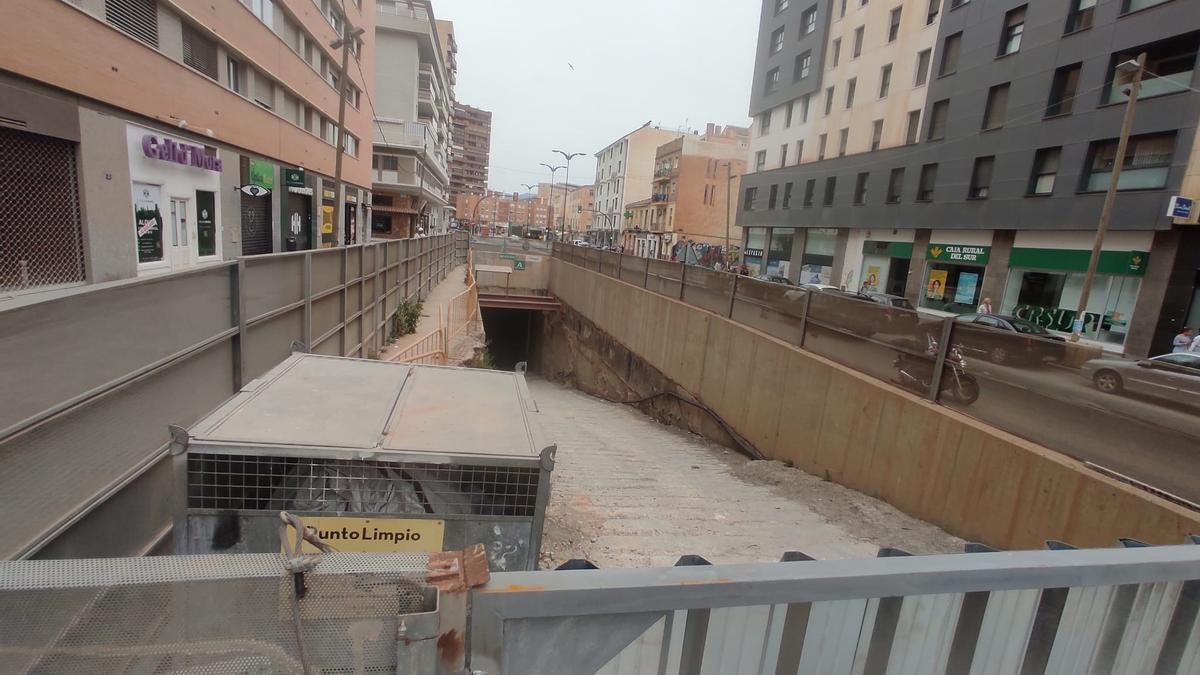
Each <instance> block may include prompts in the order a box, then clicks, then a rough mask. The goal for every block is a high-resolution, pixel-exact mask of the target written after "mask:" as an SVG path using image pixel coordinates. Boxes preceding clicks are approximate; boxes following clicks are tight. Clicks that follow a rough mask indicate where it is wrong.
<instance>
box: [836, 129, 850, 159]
mask: <svg viewBox="0 0 1200 675" xmlns="http://www.w3.org/2000/svg"><path fill="white" fill-rule="evenodd" d="M849 142H850V130H849V129H842V130H841V131H839V132H838V157H845V156H846V145H847V144H848V143H849Z"/></svg>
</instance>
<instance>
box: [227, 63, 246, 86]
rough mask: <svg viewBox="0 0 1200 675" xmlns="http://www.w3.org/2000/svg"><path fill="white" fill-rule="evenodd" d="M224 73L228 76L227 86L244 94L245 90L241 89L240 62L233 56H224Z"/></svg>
mask: <svg viewBox="0 0 1200 675" xmlns="http://www.w3.org/2000/svg"><path fill="white" fill-rule="evenodd" d="M225 74H226V77H228V78H229V81H228V82H229V88H230V89H232V90H233V91H236V92H237V93H239V94H242V95H243V96H244V95H245V94H246V90H245V89H242V64H241V63H239V62H238V60H237V59H235V58H233V57H226V60H225Z"/></svg>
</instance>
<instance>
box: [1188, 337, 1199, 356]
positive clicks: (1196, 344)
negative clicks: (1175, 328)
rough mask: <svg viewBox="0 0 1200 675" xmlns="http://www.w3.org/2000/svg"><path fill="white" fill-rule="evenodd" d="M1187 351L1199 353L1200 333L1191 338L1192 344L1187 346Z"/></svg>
mask: <svg viewBox="0 0 1200 675" xmlns="http://www.w3.org/2000/svg"><path fill="white" fill-rule="evenodd" d="M1188 352H1189V353H1191V354H1200V335H1197V336H1196V337H1194V338H1192V346H1190V347H1188Z"/></svg>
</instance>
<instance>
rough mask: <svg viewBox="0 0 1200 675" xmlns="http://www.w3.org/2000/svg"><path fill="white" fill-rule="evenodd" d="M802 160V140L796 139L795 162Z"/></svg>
mask: <svg viewBox="0 0 1200 675" xmlns="http://www.w3.org/2000/svg"><path fill="white" fill-rule="evenodd" d="M803 161H804V141H802V140H801V141H796V163H797V164H799V163H800V162H803Z"/></svg>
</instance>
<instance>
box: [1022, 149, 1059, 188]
mask: <svg viewBox="0 0 1200 675" xmlns="http://www.w3.org/2000/svg"><path fill="white" fill-rule="evenodd" d="M1061 155H1062V148H1042V149H1041V150H1038V151H1037V153H1036V154H1035V155H1034V156H1033V172H1032V173H1031V174H1030V176H1029V194H1031V195H1049V194H1054V179H1055V178H1056V177H1057V176H1058V159H1059V157H1060V156H1061Z"/></svg>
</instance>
